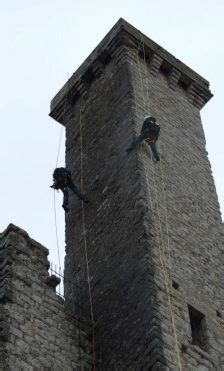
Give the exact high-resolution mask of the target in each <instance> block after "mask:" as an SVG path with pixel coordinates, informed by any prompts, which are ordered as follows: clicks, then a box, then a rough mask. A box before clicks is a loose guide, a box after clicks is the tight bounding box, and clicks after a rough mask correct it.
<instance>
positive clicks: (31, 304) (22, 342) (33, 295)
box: [0, 225, 91, 369]
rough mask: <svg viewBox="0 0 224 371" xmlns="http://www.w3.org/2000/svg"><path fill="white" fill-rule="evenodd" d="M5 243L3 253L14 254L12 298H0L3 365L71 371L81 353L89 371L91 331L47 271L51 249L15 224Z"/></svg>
mask: <svg viewBox="0 0 224 371" xmlns="http://www.w3.org/2000/svg"><path fill="white" fill-rule="evenodd" d="M0 246H1V249H0V251H1V254H0V255H1V256H4V257H5V256H8V258H10V275H9V277H8V279H9V280H10V290H11V296H10V299H9V298H8V296H6V295H4V297H3V296H2V297H1V298H0V338H1V340H0V341H1V342H0V355H1V356H2V354H3V355H4V363H3V361H2V364H4V367H5V368H6V367H8V369H15V368H16V367H20V368H21V367H26V368H29V369H30V368H32V367H39V368H40V367H52V368H54V367H56V366H57V367H61V368H65V367H67V368H68V369H72V367H74V365H76V366H78V365H79V363H80V359H79V358H80V354H81V358H82V362H83V365H85V367H86V368H87V369H90V368H91V346H90V344H89V338H88V335H87V333H85V331H82V330H80V326H81V327H82V326H83V325H81V324H80V322H79V320H78V319H77V318H75V316H74V314H73V313H70V314H69V312H68V311H67V310H65V305H64V300H63V299H62V298H61V297H58V296H57V295H56V293H55V287H56V286H57V284H58V283H59V281H60V280H59V279H58V277H56V276H54V275H52V276H49V274H48V267H49V262H48V260H47V255H48V250H47V249H46V248H45V247H43V246H42V245H40V244H39V243H37V242H36V241H34V240H32V239H31V238H30V237H29V236H28V234H27V233H24V231H22V230H21V229H20V228H18V227H16V226H14V225H9V227H8V228H7V229H6V231H5V232H3V233H2V234H1V235H0ZM3 251H4V255H3V254H2V252H3ZM7 254H8V255H7ZM4 262H5V263H6V259H5V260H4ZM0 268H1V269H0V277H3V276H2V274H3V272H4V270H5V266H4V265H3V264H1V267H0ZM31 277H32V278H31ZM0 282H2V280H1V278H0ZM3 282H4V285H5V281H3ZM2 313H3V315H2ZM78 338H80V343H82V342H83V343H85V344H86V351H85V352H84V351H80V350H79V349H78V347H79V342H78V340H77V339H78ZM85 353H86V354H85ZM0 364H1V363H0Z"/></svg>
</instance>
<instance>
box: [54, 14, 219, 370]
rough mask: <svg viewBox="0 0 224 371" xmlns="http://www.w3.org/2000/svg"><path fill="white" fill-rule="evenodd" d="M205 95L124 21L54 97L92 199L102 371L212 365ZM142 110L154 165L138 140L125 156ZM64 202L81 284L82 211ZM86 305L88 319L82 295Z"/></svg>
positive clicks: (196, 79) (76, 171)
mask: <svg viewBox="0 0 224 371" xmlns="http://www.w3.org/2000/svg"><path fill="white" fill-rule="evenodd" d="M143 45H144V46H143ZM137 50H138V52H137ZM210 98H211V93H210V91H209V84H208V82H207V81H206V80H204V79H203V78H202V77H200V76H199V75H197V74H196V73H195V72H194V71H192V70H190V69H189V68H188V67H187V66H185V65H184V64H182V63H181V62H180V61H178V60H176V59H175V58H174V57H173V56H171V55H170V54H169V53H168V52H166V51H164V50H163V49H162V48H161V47H159V46H158V45H156V44H155V43H154V42H152V41H151V40H149V39H148V38H146V37H143V36H142V35H141V34H140V33H139V31H137V30H135V29H134V28H133V27H132V26H130V25H129V24H127V23H126V22H124V21H123V20H121V21H119V22H118V24H117V25H115V27H114V28H113V29H112V31H111V32H110V33H109V34H108V35H107V36H106V38H105V39H104V40H103V41H102V42H101V43H100V44H99V46H98V47H97V48H96V49H95V51H94V52H93V53H92V54H91V55H90V57H88V59H87V60H86V61H85V62H84V64H83V65H82V66H81V67H80V68H79V70H78V71H77V72H76V73H75V74H74V76H73V77H72V78H71V79H70V81H69V82H68V83H67V84H66V86H65V87H64V88H63V89H62V90H61V91H60V92H59V93H58V95H57V96H56V97H55V98H54V100H53V101H52V107H51V108H52V111H51V116H52V117H54V118H55V119H57V120H58V121H59V122H61V123H63V124H64V125H65V126H66V162H67V165H68V167H69V168H70V170H71V171H72V175H73V178H74V180H75V182H76V183H79V184H80V183H81V176H80V162H81V158H82V169H83V171H82V180H83V187H84V191H86V192H87V193H88V195H89V199H90V203H89V205H85V206H84V215H85V228H86V242H87V252H88V264H89V270H90V285H91V296H92V303H93V314H94V328H95V340H96V347H95V350H96V362H97V367H99V368H100V367H102V369H104V368H105V369H114V368H118V369H119V367H120V368H128V367H130V368H137V369H141V368H149V369H153V370H154V369H158V370H161V369H162V368H163V367H170V368H172V367H173V368H174V367H179V368H181V367H182V368H186V369H189V368H190V367H196V366H204V367H208V369H216V368H217V369H218V367H221V364H222V362H223V359H222V355H223V354H224V351H223V339H224V332H223V309H224V308H223V301H222V300H223V299H222V298H223V289H222V278H221V277H222V276H221V274H222V273H221V266H222V259H223V257H222V255H223V246H222V223H221V217H220V210H219V205H218V200H217V195H216V191H215V187H214V181H213V178H212V174H211V168H210V164H209V161H208V158H207V153H206V150H205V138H204V133H203V129H202V125H201V119H200V109H201V108H202V107H203V105H204V104H205V103H206V102H207V101H208V100H209V99H210ZM68 101H69V104H67V102H68ZM65 107H66V115H65V114H63V112H64V111H65ZM148 113H150V114H151V115H153V116H155V117H156V118H157V120H158V122H159V123H160V125H161V136H160V153H161V162H160V163H157V164H155V163H154V162H153V161H152V159H151V154H150V149H149V147H148V146H147V144H146V143H143V144H142V145H141V146H139V147H138V148H136V150H134V151H133V152H132V153H130V154H129V155H127V154H126V152H125V149H126V148H127V147H128V145H129V144H130V142H131V140H132V136H133V133H134V132H138V130H139V128H140V126H141V123H142V121H143V118H144V116H145V115H146V114H148ZM80 127H81V131H80ZM80 134H81V135H80ZM81 139H82V145H81ZM70 205H71V212H70V213H69V214H68V215H67V216H66V260H65V275H66V276H67V277H71V276H72V274H73V273H74V271H75V272H76V273H77V274H79V275H80V276H81V277H82V278H84V279H86V280H87V278H88V277H87V271H86V256H85V250H84V243H85V239H84V237H85V236H84V229H83V223H82V220H83V219H82V207H81V203H80V201H78V200H77V199H75V196H73V195H71V199H70ZM65 294H66V297H67V299H70V298H71V296H72V290H71V287H70V285H69V282H68V284H67V285H66V293H65ZM84 302H85V305H84V309H83V310H84V313H85V315H86V316H90V305H89V293H88V290H84Z"/></svg>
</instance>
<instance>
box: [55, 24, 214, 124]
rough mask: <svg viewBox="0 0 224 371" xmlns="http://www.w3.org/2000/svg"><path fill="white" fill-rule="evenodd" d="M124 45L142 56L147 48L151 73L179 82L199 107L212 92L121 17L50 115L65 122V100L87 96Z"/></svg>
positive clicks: (60, 95)
mask: <svg viewBox="0 0 224 371" xmlns="http://www.w3.org/2000/svg"><path fill="white" fill-rule="evenodd" d="M122 46H123V47H126V48H128V49H129V50H132V51H134V50H136V52H138V53H139V56H140V57H142V58H143V49H144V58H145V60H146V63H147V64H148V65H149V68H150V70H151V73H152V75H156V74H157V72H158V71H161V72H162V73H164V74H166V75H167V79H168V85H169V87H170V88H171V89H173V88H174V86H175V85H176V84H179V85H180V86H181V87H182V88H183V89H184V90H185V91H187V94H188V97H189V101H190V102H191V103H192V104H193V105H195V106H196V107H198V108H199V109H201V108H202V107H203V106H204V105H205V104H206V103H207V102H208V101H209V100H210V99H211V97H212V96H213V95H212V93H211V91H210V90H209V82H208V81H207V80H205V79H204V78H203V77H202V76H200V75H199V74H197V73H196V72H195V71H193V70H192V69H191V68H189V67H188V66H186V65H185V64H184V63H183V62H181V61H180V60H179V59H177V58H175V57H174V56H173V55H172V54H170V53H169V52H168V51H166V50H165V49H163V48H162V47H161V46H159V45H158V44H156V43H155V42H154V41H152V40H151V39H149V38H148V37H147V36H145V35H143V34H142V33H141V32H140V31H139V30H137V29H136V28H135V27H133V26H132V25H130V24H129V23H128V22H126V21H125V20H124V19H122V18H120V19H119V20H118V22H117V23H116V24H115V25H114V27H113V28H112V29H111V30H110V31H109V33H108V34H107V35H106V36H105V37H104V39H103V40H102V41H101V42H100V43H99V44H98V46H97V47H96V48H95V49H94V50H93V52H92V53H91V54H90V55H89V57H88V58H87V59H86V60H85V61H84V62H83V63H82V65H81V66H80V67H79V68H78V69H77V70H76V72H75V73H74V74H73V75H72V76H71V78H70V79H69V80H68V81H67V83H66V84H65V85H64V86H63V87H62V88H61V90H60V91H59V92H58V94H57V95H56V96H55V97H54V98H53V100H52V101H51V112H50V116H51V117H52V118H54V119H55V120H57V121H58V122H60V123H61V124H64V123H63V117H64V110H65V109H64V107H65V100H66V99H67V100H69V101H70V102H72V103H73V104H74V102H75V101H76V100H77V99H78V98H79V97H81V96H82V97H84V98H87V97H88V87H89V85H90V84H91V82H92V80H93V79H95V78H98V77H99V76H100V75H101V74H102V72H103V69H104V68H105V66H106V65H107V64H108V63H109V62H110V61H111V59H113V58H121V54H122V53H124V49H122ZM143 46H144V47H143Z"/></svg>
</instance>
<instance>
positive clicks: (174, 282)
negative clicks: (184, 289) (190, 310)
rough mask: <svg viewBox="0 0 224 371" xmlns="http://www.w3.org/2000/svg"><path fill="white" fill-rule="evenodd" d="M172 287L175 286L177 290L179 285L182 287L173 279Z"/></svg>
mask: <svg viewBox="0 0 224 371" xmlns="http://www.w3.org/2000/svg"><path fill="white" fill-rule="evenodd" d="M172 287H173V288H174V289H175V290H178V289H179V287H180V285H179V284H178V283H177V282H176V281H174V280H172Z"/></svg>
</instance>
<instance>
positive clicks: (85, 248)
mask: <svg viewBox="0 0 224 371" xmlns="http://www.w3.org/2000/svg"><path fill="white" fill-rule="evenodd" d="M80 151H81V156H80V173H81V184H80V188H81V193H83V162H82V156H83V136H82V114H81V108H80ZM82 224H83V235H84V250H85V258H86V272H87V281H88V290H89V304H90V312H91V321H92V346H93V354H92V356H93V370H94V371H95V369H96V359H95V358H96V357H95V329H94V316H93V303H92V293H91V284H90V273H89V261H88V251H87V241H86V226H85V210H84V201H83V200H82Z"/></svg>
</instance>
